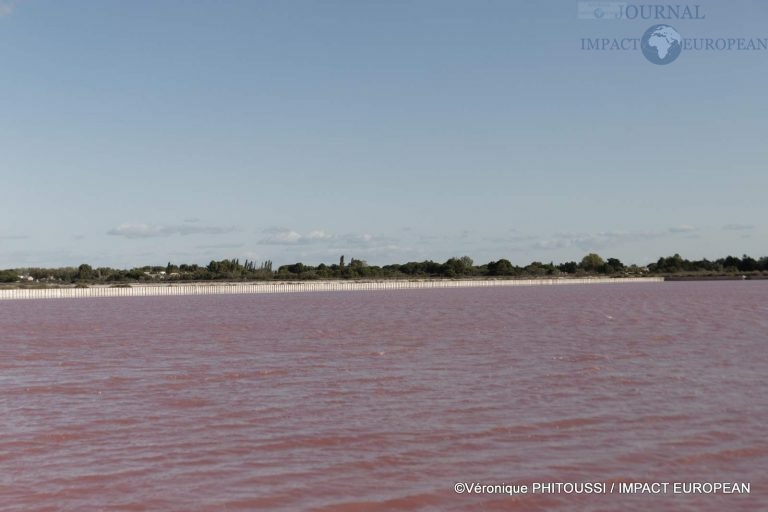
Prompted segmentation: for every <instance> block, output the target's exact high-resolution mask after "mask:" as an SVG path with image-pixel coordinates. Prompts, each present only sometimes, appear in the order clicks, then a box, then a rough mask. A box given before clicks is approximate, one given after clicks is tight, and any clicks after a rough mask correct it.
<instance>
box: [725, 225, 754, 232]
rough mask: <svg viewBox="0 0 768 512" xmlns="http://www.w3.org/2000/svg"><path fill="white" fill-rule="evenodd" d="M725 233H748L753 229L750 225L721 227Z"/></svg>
mask: <svg viewBox="0 0 768 512" xmlns="http://www.w3.org/2000/svg"><path fill="white" fill-rule="evenodd" d="M723 229H724V230H725V231H749V230H751V229H755V226H753V225H752V224H726V225H725V226H723Z"/></svg>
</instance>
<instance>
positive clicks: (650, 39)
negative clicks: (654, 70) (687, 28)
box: [640, 25, 683, 65]
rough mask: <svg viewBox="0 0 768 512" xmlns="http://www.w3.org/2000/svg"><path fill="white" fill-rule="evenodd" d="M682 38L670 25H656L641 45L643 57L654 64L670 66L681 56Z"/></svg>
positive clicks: (644, 37)
mask: <svg viewBox="0 0 768 512" xmlns="http://www.w3.org/2000/svg"><path fill="white" fill-rule="evenodd" d="M682 41H683V40H682V38H681V37H680V34H678V33H677V30H675V29H674V28H672V27H670V26H669V25H654V26H652V27H651V28H649V29H648V30H646V31H645V34H643V37H642V39H641V40H640V45H641V48H642V50H643V55H645V58H646V59H648V60H649V61H651V62H653V63H654V64H661V65H664V64H669V63H670V62H673V61H674V60H675V59H676V58H677V57H679V56H680V52H681V51H682V49H683V46H682Z"/></svg>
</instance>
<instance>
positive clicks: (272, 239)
mask: <svg viewBox="0 0 768 512" xmlns="http://www.w3.org/2000/svg"><path fill="white" fill-rule="evenodd" d="M264 234H265V235H266V236H265V237H264V238H262V239H261V240H259V243H260V244H264V245H293V244H296V243H299V241H300V240H301V239H302V238H303V237H302V236H301V234H300V233H297V232H296V231H293V230H292V229H286V228H269V229H265V230H264Z"/></svg>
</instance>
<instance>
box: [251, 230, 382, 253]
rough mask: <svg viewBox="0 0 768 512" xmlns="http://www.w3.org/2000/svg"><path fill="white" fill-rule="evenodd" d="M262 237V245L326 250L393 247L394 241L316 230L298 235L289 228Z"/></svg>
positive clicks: (267, 231)
mask: <svg viewBox="0 0 768 512" xmlns="http://www.w3.org/2000/svg"><path fill="white" fill-rule="evenodd" d="M263 234H264V237H263V238H262V239H261V240H259V244H262V245H286V246H297V245H319V246H325V247H328V248H335V249H340V248H360V247H371V246H381V245H393V244H394V243H395V240H394V239H392V238H388V237H381V236H377V235H373V234H371V233H347V234H343V235H336V234H333V233H329V232H328V231H325V230H323V229H316V230H313V231H310V232H309V233H307V234H302V233H299V232H298V231H294V230H293V229H289V228H269V229H265V230H264V231H263Z"/></svg>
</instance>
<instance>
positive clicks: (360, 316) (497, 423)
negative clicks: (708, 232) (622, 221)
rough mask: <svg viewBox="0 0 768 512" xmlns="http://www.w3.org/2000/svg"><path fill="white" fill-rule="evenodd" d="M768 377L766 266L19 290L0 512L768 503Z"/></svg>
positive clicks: (9, 324) (4, 355)
mask: <svg viewBox="0 0 768 512" xmlns="http://www.w3.org/2000/svg"><path fill="white" fill-rule="evenodd" d="M767 375H768V282H717V283H663V284H630V285H576V286H562V287H533V288H497V289H455V290H420V291H417V290H413V291H397V292H349V293H316V294H313V293H307V294H290V295H277V296H274V295H273V296H257V295H252V296H208V297H158V298H113V299H79V300H44V301H19V302H4V303H0V413H1V414H0V510H3V511H6V510H8V511H10V510H24V511H34V510H73V511H75V510H77V511H80V510H178V511H187V510H285V511H295V510H324V511H325V510H327V511H330V510H341V511H356V510H360V511H369V510H374V511H375V510H412V509H417V510H526V511H528V510H586V511H603V510H637V511H641V510H642V511H645V510H676V511H684V510H691V511H693V510H695V511H720V510H725V509H728V510H732V511H754V510H761V509H762V510H766V509H768V441H766V428H765V426H766V425H768V377H767ZM537 481H539V482H606V483H607V485H610V484H611V482H613V483H616V482H635V481H638V482H748V483H750V484H751V493H750V494H748V495H738V494H729V495H723V494H717V495H712V494H696V495H690V494H677V495H674V494H664V495H627V494H621V495H619V494H611V493H605V494H598V495H594V494H593V495H576V494H544V495H542V494H533V495H532V494H525V495H517V496H508V495H503V494H502V495H488V494H485V495H469V494H456V493H455V492H454V485H455V484H456V483H457V482H467V483H472V482H477V483H483V484H500V483H507V484H516V485H517V484H529V485H530V484H531V483H532V482H537Z"/></svg>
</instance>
